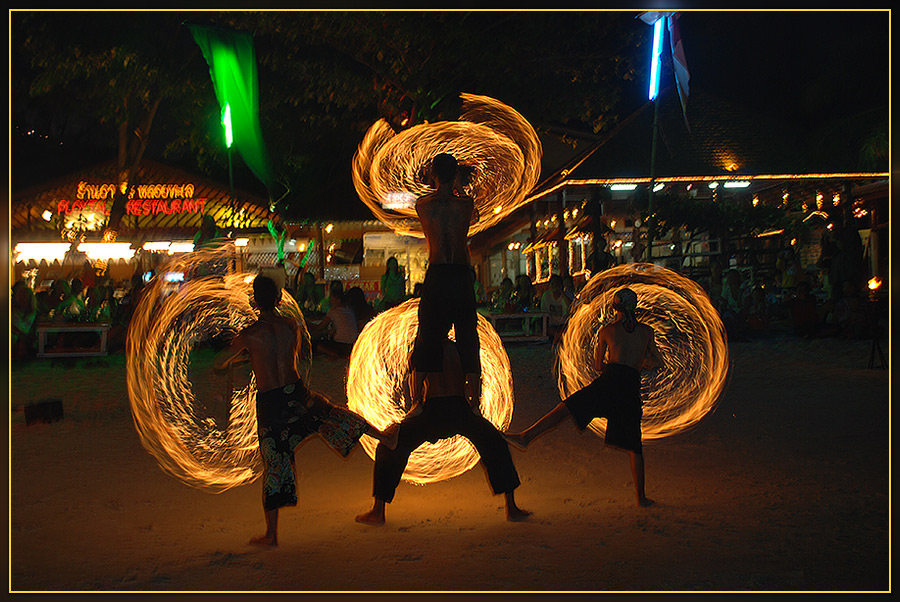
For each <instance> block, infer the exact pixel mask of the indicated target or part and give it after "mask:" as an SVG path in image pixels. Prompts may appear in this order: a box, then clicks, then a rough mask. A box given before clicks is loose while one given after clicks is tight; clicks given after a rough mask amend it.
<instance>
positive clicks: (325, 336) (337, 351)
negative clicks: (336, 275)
mask: <svg viewBox="0 0 900 602" xmlns="http://www.w3.org/2000/svg"><path fill="white" fill-rule="evenodd" d="M330 305H331V309H329V310H328V313H326V314H325V317H324V318H322V321H321V322H319V323H318V324H311V325H310V334H311V335H312V336H313V338H314V340H313V352H314V353H316V352H320V351H321V352H322V353H324V354H326V355H330V356H331V357H340V358H348V357H350V352H351V351H352V350H353V344H354V343H355V342H356V338H357V337H358V336H359V329H358V327H357V324H356V316H355V315H354V314H353V310H352V309H350V308H349V307H348V306H347V305H345V304H344V291H343V289H342V288H341V289H338V288H332V290H331V295H330ZM316 339H318V340H316Z"/></svg>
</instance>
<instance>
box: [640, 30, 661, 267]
mask: <svg viewBox="0 0 900 602" xmlns="http://www.w3.org/2000/svg"><path fill="white" fill-rule="evenodd" d="M665 26H666V17H665V15H662V16H660V17H659V19H657V20H656V22H655V23H654V24H653V56H652V59H651V67H650V95H649V96H650V100H651V101H652V102H653V132H652V137H651V142H650V191H649V193H648V195H647V199H648V200H647V221H646V224H645V225H646V227H647V261H648V262H651V263H652V262H653V226H654V223H653V222H654V219H653V189H654V188H655V187H656V139H657V137H658V133H659V79H660V72H661V60H660V56H661V54H662V46H663V36H664V35H665Z"/></svg>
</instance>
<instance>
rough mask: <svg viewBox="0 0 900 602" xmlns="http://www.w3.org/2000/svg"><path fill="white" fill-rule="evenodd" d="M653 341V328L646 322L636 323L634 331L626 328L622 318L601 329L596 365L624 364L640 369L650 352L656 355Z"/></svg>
mask: <svg viewBox="0 0 900 602" xmlns="http://www.w3.org/2000/svg"><path fill="white" fill-rule="evenodd" d="M652 341H653V329H652V328H651V327H649V326H647V325H646V324H641V323H638V324H636V325H635V328H634V332H628V331H627V330H625V326H624V323H623V321H622V320H619V321H617V322H613V323H612V324H608V325H606V326H604V327H603V328H601V329H600V335H599V341H598V346H597V349H596V353H597V356H596V357H595V365H596V366H597V367H598V368H599V367H600V366H601V365H602V364H603V363H606V364H624V365H626V366H631V367H632V368H634V369H635V370H638V371H640V370H641V366H642V365H643V364H644V358H645V357H646V356H647V355H648V353H650V355H653V356H656V349H655V345H654V346H653V349H652V352H651V345H652ZM604 355H605V356H606V357H605V358H604Z"/></svg>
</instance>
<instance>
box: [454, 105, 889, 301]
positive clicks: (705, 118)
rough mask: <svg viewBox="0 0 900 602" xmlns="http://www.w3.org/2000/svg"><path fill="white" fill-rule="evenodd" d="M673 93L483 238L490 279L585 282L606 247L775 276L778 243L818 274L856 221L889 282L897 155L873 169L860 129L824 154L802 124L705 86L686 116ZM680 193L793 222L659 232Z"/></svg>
mask: <svg viewBox="0 0 900 602" xmlns="http://www.w3.org/2000/svg"><path fill="white" fill-rule="evenodd" d="M660 98H661V99H662V100H661V101H660V106H659V112H658V114H657V115H654V108H655V107H654V106H653V104H652V103H647V104H645V105H644V106H642V107H641V108H640V109H638V110H637V111H636V112H635V113H633V114H632V115H630V116H628V117H626V118H625V119H624V120H622V122H621V123H620V124H619V126H618V127H617V128H615V129H614V130H613V131H612V132H610V133H609V134H608V135H607V136H605V137H602V138H597V139H595V140H582V141H579V146H580V148H582V149H583V150H582V151H581V152H580V153H577V154H575V155H574V156H573V157H572V158H571V159H570V160H568V161H567V162H566V163H565V164H563V165H562V166H561V167H559V168H557V169H555V170H554V171H552V172H550V171H548V172H544V173H542V175H541V182H540V184H539V185H538V186H537V187H536V188H535V189H534V190H533V191H532V192H531V194H530V195H529V197H528V199H527V202H526V203H525V204H524V206H523V207H522V208H520V209H519V210H518V211H516V212H515V213H514V214H512V215H510V216H509V217H508V218H507V219H506V220H505V221H504V222H503V223H502V224H499V225H497V226H495V227H493V228H491V229H489V230H486V231H484V232H481V233H479V234H478V235H476V236H475V237H474V238H473V240H472V241H471V244H470V246H471V248H472V250H473V255H474V256H477V257H478V261H479V263H480V268H481V269H480V275H481V278H482V281H483V282H484V284H485V286H486V288H488V289H491V288H494V287H496V286H498V285H499V283H500V281H501V280H502V279H503V278H506V277H509V278H511V279H513V280H514V279H515V276H516V275H518V274H521V273H527V274H528V276H529V277H530V278H531V280H532V281H533V282H534V283H535V284H538V285H540V284H541V283H544V282H546V281H547V279H548V278H549V277H550V275H551V274H569V275H572V276H573V277H575V278H576V280H581V281H583V280H584V279H586V278H588V277H589V276H590V274H591V271H592V270H591V261H592V259H593V258H592V253H597V252H598V251H600V252H602V251H603V250H604V249H605V250H606V251H607V252H608V253H609V254H610V255H612V257H613V260H614V261H615V262H616V263H626V262H632V261H647V260H648V259H650V257H652V261H653V262H654V263H657V264H660V265H665V266H668V267H671V268H674V269H678V270H679V271H681V272H684V273H687V274H688V275H692V276H695V277H702V276H703V275H704V274H708V272H709V268H710V262H711V261H716V262H719V263H720V264H721V267H723V268H725V269H728V268H729V267H737V268H739V269H742V270H748V271H749V270H751V269H752V270H753V271H754V272H761V273H763V274H766V275H771V274H772V272H773V271H774V270H775V261H776V258H777V255H778V253H780V252H782V251H784V250H785V249H789V248H790V249H792V250H794V251H795V252H796V253H797V254H798V255H799V256H800V259H801V263H802V265H803V268H804V270H806V271H807V272H808V275H809V276H810V277H811V278H813V279H814V278H815V277H816V276H817V275H818V272H820V271H821V269H822V266H821V261H820V260H821V258H822V250H823V241H825V240H826V239H827V238H828V237H829V235H830V233H831V232H832V231H833V230H834V229H835V228H836V227H839V226H842V225H844V224H846V225H847V227H848V228H852V229H853V230H856V231H857V232H858V233H859V236H860V238H861V240H862V244H863V249H864V255H865V262H866V269H867V271H868V277H869V278H872V277H877V278H881V279H884V280H885V281H886V280H887V277H888V275H889V268H888V235H889V212H888V207H889V174H888V172H887V166H886V165H884V166H883V169H872V168H867V169H860V167H859V163H858V161H857V157H858V149H859V148H860V145H861V143H860V140H859V139H854V138H850V137H848V138H846V139H845V140H837V141H832V144H834V145H835V146H838V147H840V146H841V145H843V146H844V147H845V151H846V152H844V153H843V154H842V155H841V156H834V157H831V156H829V157H826V158H822V157H821V156H818V157H817V156H816V153H814V152H812V151H813V150H814V149H811V148H810V147H809V145H808V144H807V143H806V142H805V140H806V138H804V136H802V135H801V133H797V132H792V131H791V128H790V127H787V126H784V125H783V124H778V123H775V122H773V121H771V120H769V119H766V118H763V117H759V116H754V115H752V114H750V113H748V112H747V111H746V110H745V109H744V108H743V107H737V106H732V105H729V104H728V103H726V102H724V101H721V100H719V99H717V98H715V97H712V96H709V95H706V94H704V93H703V92H702V91H695V92H693V93H692V96H691V101H690V108H691V110H690V112H689V114H688V118H689V121H687V122H686V119H685V117H684V115H683V113H682V109H681V106H680V104H679V101H678V97H677V95H675V94H664V95H662V96H661V97H660ZM654 117H655V118H656V122H657V124H658V130H657V135H656V152H655V160H652V157H653V154H652V152H651V149H652V143H653V142H652V141H653V138H654V136H653V123H654ZM688 128H690V130H688ZM848 157H849V159H848ZM678 199H680V200H681V201H682V204H683V205H686V206H689V205H693V206H694V207H698V206H700V207H702V205H703V204H710V205H718V206H719V207H720V208H728V209H730V210H731V211H729V212H723V214H724V215H735V214H740V215H742V216H750V217H752V211H754V210H755V209H757V208H758V209H760V210H763V209H764V208H766V207H768V208H773V207H774V208H777V209H778V211H779V212H780V213H782V214H783V215H784V216H785V217H786V218H787V221H788V222H790V223H792V224H794V227H792V228H778V229H775V228H773V229H759V230H756V231H753V230H750V231H745V232H743V233H742V234H741V235H740V236H737V235H735V234H734V232H735V230H739V228H736V227H734V226H735V224H723V225H722V226H723V227H721V228H708V229H703V228H696V227H695V228H694V229H693V231H689V230H688V229H687V228H683V227H681V228H673V229H670V230H667V231H663V232H660V233H659V234H658V236H657V237H656V239H655V240H653V239H651V238H650V237H649V234H650V233H649V231H648V227H647V224H646V223H645V222H646V221H647V218H648V217H649V216H653V215H654V214H655V213H656V211H657V210H659V209H660V208H661V207H662V206H664V204H665V202H667V201H669V202H671V201H673V200H678ZM687 201H689V202H687ZM729 232H731V234H729ZM595 243H596V245H595ZM648 245H649V246H651V247H652V255H650V256H649V257H648V254H647V247H648Z"/></svg>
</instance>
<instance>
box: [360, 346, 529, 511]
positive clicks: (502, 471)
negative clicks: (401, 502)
mask: <svg viewBox="0 0 900 602" xmlns="http://www.w3.org/2000/svg"><path fill="white" fill-rule="evenodd" d="M442 347H443V349H442V352H443V358H442V360H441V361H442V370H441V372H437V373H434V372H430V373H429V374H427V375H426V377H425V379H424V381H423V384H424V390H422V389H418V388H417V387H418V383H419V382H420V380H419V379H418V378H416V377H415V375H413V378H411V379H410V383H411V384H412V392H411V393H412V397H413V400H421V401H416V402H415V403H414V405H413V407H412V409H411V410H410V412H409V413H408V414H407V415H406V417H405V418H404V419H403V420H402V421H401V422H400V428H399V432H398V434H397V446H396V449H394V450H391V449H389V448H388V447H387V446H385V445H381V444H380V445H378V447H377V448H376V450H375V468H374V478H373V481H374V483H373V488H372V490H373V496H374V497H375V502H374V505H373V506H372V509H371V510H369V511H368V512H366V513H364V514H360V515H358V516H357V517H356V521H357V522H360V523H366V524H369V525H383V524H384V505H385V504H386V503H387V504H390V503H391V501H392V500H393V499H394V493H395V491H396V489H397V486H398V485H399V484H400V479H401V478H402V476H403V471H404V470H405V469H406V464H407V462H408V460H409V456H410V454H411V453H412V452H413V451H415V449H416V448H417V447H419V446H420V445H421V444H422V443H424V442H425V441H429V442H431V443H435V442H437V441H438V440H440V439H445V438H447V437H452V436H454V435H462V436H463V437H465V438H467V439H468V440H469V441H471V442H472V444H473V445H474V446H475V449H476V450H478V454H479V455H480V456H481V461H482V462H483V463H484V466H485V469H486V470H487V475H488V481H489V482H490V485H491V489H492V491H493V492H494V494H495V495H496V494H499V493H503V494H504V496H505V498H506V518H507V520H510V521H523V520H525V519H526V518H527V517H528V516H530V515H531V513H530V512H528V511H527V510H523V509H521V508H519V507H518V506H517V505H516V500H515V496H514V492H515V489H516V488H517V487H518V486H519V475H518V473H517V472H516V467H515V466H514V465H513V461H512V456H511V454H510V453H509V445H508V444H507V443H506V441H504V440H503V436H502V435H501V434H500V431H498V430H497V428H496V427H495V426H494V425H493V424H491V423H490V422H489V421H488V420H487V419H485V418H484V417H483V416H481V415H479V414H478V413H477V412H476V408H477V404H478V399H477V398H474V397H470V399H472V400H473V401H472V402H471V403H473V404H474V405H470V402H469V401H468V400H467V399H466V397H467V395H469V396H471V387H470V385H471V383H466V376H465V373H464V372H463V366H462V363H461V358H460V354H459V353H458V352H457V345H456V344H455V343H453V342H452V341H451V340H450V339H448V338H447V337H446V335H445V337H444V341H443V344H442Z"/></svg>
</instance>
